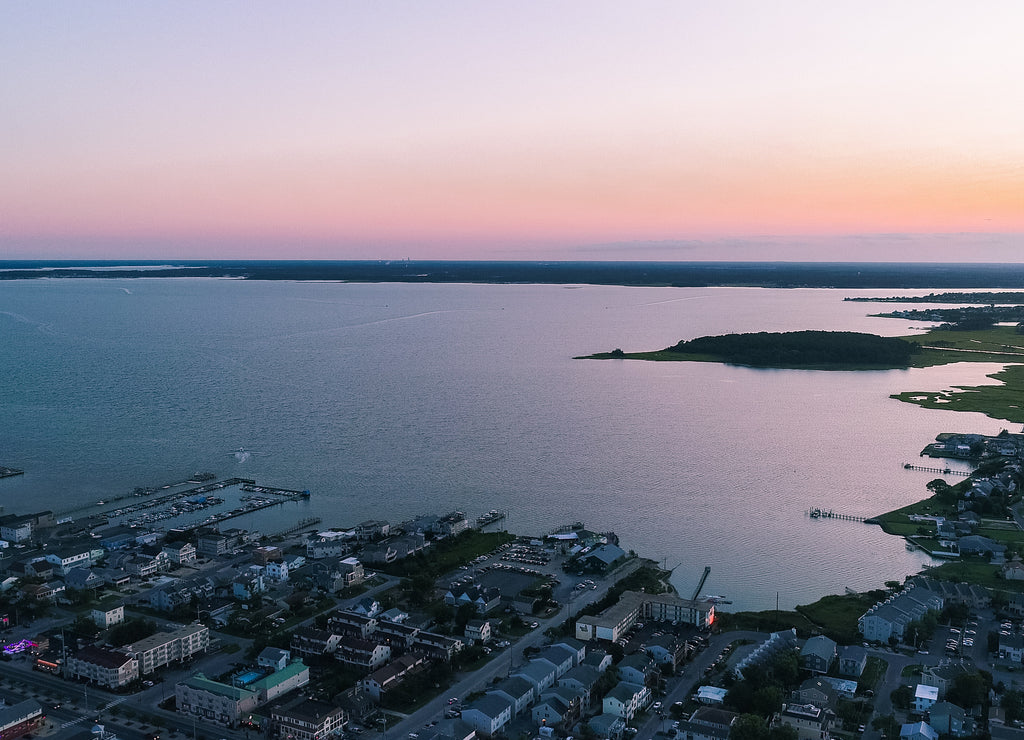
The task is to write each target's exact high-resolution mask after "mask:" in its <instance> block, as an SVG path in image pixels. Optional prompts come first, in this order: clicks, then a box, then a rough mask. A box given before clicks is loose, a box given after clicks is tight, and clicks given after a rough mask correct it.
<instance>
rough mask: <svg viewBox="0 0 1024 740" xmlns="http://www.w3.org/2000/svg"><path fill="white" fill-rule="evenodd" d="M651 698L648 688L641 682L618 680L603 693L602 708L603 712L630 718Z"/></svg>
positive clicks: (626, 718)
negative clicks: (610, 688) (609, 689)
mask: <svg viewBox="0 0 1024 740" xmlns="http://www.w3.org/2000/svg"><path fill="white" fill-rule="evenodd" d="M650 698H651V692H650V689H648V688H647V687H646V686H643V685H642V684H635V683H630V682H628V681H619V683H617V684H616V685H615V686H614V688H612V690H611V691H609V692H608V693H607V694H605V697H604V703H603V705H602V708H603V709H604V712H605V714H615V715H618V716H619V717H622V718H623V719H625V720H631V719H633V717H634V716H636V713H637V712H639V711H640V710H641V709H643V708H644V707H646V706H647V704H648V702H649V701H650Z"/></svg>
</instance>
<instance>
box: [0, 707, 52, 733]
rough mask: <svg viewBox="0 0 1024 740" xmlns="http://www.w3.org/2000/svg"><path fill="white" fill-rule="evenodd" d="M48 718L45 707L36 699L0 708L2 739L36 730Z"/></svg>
mask: <svg viewBox="0 0 1024 740" xmlns="http://www.w3.org/2000/svg"><path fill="white" fill-rule="evenodd" d="M45 720H46V717H45V716H44V715H43V708H42V706H40V704H39V702H37V701H36V700H35V699H26V700H25V701H21V702H18V703H17V704H11V705H10V706H7V707H2V708H0V740H15V738H19V737H23V736H24V735H27V734H28V733H30V732H35V731H36V730H37V729H38V728H39V726H40V725H42V724H43V722H44V721H45Z"/></svg>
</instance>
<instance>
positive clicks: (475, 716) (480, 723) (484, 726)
mask: <svg viewBox="0 0 1024 740" xmlns="http://www.w3.org/2000/svg"><path fill="white" fill-rule="evenodd" d="M462 720H463V721H464V722H467V723H469V724H470V725H471V726H472V727H473V728H474V729H475V730H476V731H477V732H478V733H480V734H481V735H484V736H486V737H493V736H494V735H496V734H497V733H498V732H499V731H500V730H501V728H503V727H504V726H505V725H507V724H508V723H509V722H510V721H511V720H512V703H511V702H510V701H509V700H508V699H506V698H504V697H502V696H498V695H497V694H484V695H483V696H481V697H480V698H479V699H476V700H475V701H473V703H471V704H470V705H469V706H467V707H465V708H463V710H462Z"/></svg>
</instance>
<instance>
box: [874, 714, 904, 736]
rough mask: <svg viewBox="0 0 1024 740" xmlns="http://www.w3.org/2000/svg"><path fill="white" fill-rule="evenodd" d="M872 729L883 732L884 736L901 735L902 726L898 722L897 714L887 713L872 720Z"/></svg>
mask: <svg viewBox="0 0 1024 740" xmlns="http://www.w3.org/2000/svg"><path fill="white" fill-rule="evenodd" d="M871 727H872V729H875V730H878V731H879V732H881V733H882V737H891V738H896V737H899V734H900V726H899V724H898V723H897V722H896V715H894V714H887V715H885V716H884V717H875V718H874V719H873V720H871Z"/></svg>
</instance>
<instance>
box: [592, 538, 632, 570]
mask: <svg viewBox="0 0 1024 740" xmlns="http://www.w3.org/2000/svg"><path fill="white" fill-rule="evenodd" d="M625 559H626V551H625V550H623V549H622V548H621V547H619V546H618V545H613V544H611V543H610V542H609V543H607V544H604V545H601V546H600V547H597V548H595V549H594V550H593V551H592V552H590V553H588V554H587V555H586V557H584V558H583V562H584V563H585V564H586V567H587V568H589V569H592V570H597V571H601V572H603V573H604V572H608V571H609V570H611V569H612V568H614V567H615V566H616V565H618V564H619V563H620V562H622V561H623V560H625Z"/></svg>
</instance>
